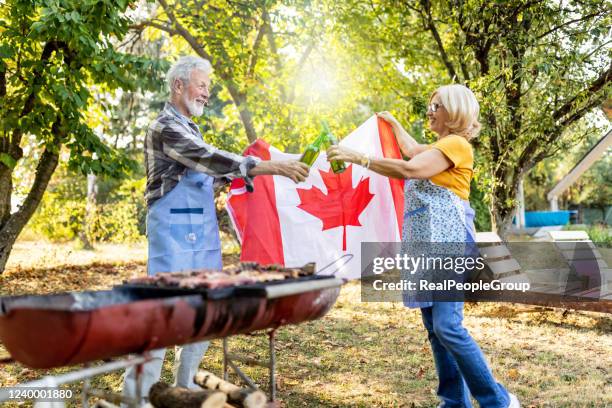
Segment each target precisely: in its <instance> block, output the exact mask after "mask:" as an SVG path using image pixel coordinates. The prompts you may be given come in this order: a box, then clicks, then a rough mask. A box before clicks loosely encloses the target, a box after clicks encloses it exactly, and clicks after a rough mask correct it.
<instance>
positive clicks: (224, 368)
mask: <svg viewBox="0 0 612 408" xmlns="http://www.w3.org/2000/svg"><path fill="white" fill-rule="evenodd" d="M227 358H228V357H227V337H224V338H223V379H224V380H225V381H227V379H228V378H229V377H228V375H227Z"/></svg>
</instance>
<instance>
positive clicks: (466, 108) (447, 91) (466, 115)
mask: <svg viewBox="0 0 612 408" xmlns="http://www.w3.org/2000/svg"><path fill="white" fill-rule="evenodd" d="M436 95H438V96H439V97H440V102H441V103H442V106H444V108H445V109H446V111H447V112H448V117H449V121H448V122H446V123H445V125H446V126H448V127H449V129H450V132H451V133H452V134H455V135H459V136H463V137H465V138H466V139H468V140H469V139H472V138H473V137H476V136H478V132H480V122H478V114H479V113H480V105H478V101H477V100H476V96H474V93H473V92H472V91H471V90H470V89H469V88H467V87H465V86H463V85H459V84H453V85H444V86H441V87H440V88H438V89H436V90H435V92H434V93H433V94H431V97H430V98H429V100H430V101H431V100H432V99H433V97H434V96H436Z"/></svg>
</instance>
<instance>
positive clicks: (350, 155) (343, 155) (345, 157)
mask: <svg viewBox="0 0 612 408" xmlns="http://www.w3.org/2000/svg"><path fill="white" fill-rule="evenodd" d="M363 157H364V155H363V154H361V153H359V152H358V151H355V150H353V149H349V148H348V147H344V146H330V148H329V149H327V161H332V160H341V161H345V162H349V163H360V162H361V159H362V158H363Z"/></svg>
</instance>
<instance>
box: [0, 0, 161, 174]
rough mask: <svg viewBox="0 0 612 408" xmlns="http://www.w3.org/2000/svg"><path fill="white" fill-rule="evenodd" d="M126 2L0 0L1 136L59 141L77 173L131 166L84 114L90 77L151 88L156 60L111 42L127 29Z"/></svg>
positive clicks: (157, 68)
mask: <svg viewBox="0 0 612 408" xmlns="http://www.w3.org/2000/svg"><path fill="white" fill-rule="evenodd" d="M127 4H128V2H127V1H125V0H84V1H69V0H47V1H34V2H25V1H17V0H14V1H8V2H6V4H4V5H2V6H1V7H2V10H3V12H2V15H3V17H2V19H1V20H0V32H1V34H2V35H1V37H0V50H2V57H3V58H2V62H1V63H0V72H2V74H3V76H4V77H5V83H6V89H5V93H6V94H5V95H2V96H3V103H2V105H1V106H0V118H1V130H2V133H3V135H4V136H3V137H9V135H10V134H13V136H15V132H19V133H20V134H22V133H31V134H34V135H36V136H37V138H38V140H39V142H40V143H41V144H42V145H44V146H46V147H47V148H49V149H57V146H59V145H60V144H64V145H66V146H68V148H69V150H70V158H69V164H70V166H71V168H72V169H75V170H79V171H81V172H82V173H83V174H87V173H90V172H93V173H96V174H111V175H114V176H119V175H121V174H124V172H125V171H126V170H128V169H129V168H130V167H131V166H133V162H131V161H130V160H129V159H128V158H127V157H126V156H125V155H123V154H122V152H121V151H118V150H116V149H113V148H111V147H109V146H108V145H107V144H105V143H104V141H103V140H102V139H101V138H100V137H99V135H97V134H96V133H95V132H94V131H93V130H92V129H91V128H90V127H89V126H88V124H87V123H86V121H85V116H84V112H85V111H86V110H87V108H88V106H89V105H90V104H91V101H92V99H91V90H90V84H95V83H97V84H104V85H105V86H107V87H108V88H109V89H113V88H116V87H121V88H123V89H126V90H133V89H136V88H139V87H140V88H143V87H144V88H150V89H157V88H158V87H159V81H158V80H157V78H158V77H159V72H160V70H161V69H163V68H165V66H166V65H165V64H164V63H163V62H159V61H151V60H149V59H147V58H143V57H138V56H134V55H129V54H123V53H121V52H118V51H117V50H116V49H115V46H114V45H113V43H114V41H113V38H121V37H122V36H123V35H124V34H125V33H126V32H127V30H128V26H129V23H130V20H129V19H128V18H126V17H125V16H124V15H123V14H122V13H123V11H125V8H126V7H127ZM4 154H5V155H6V154H8V152H7V153H4ZM3 157H4V158H5V159H6V157H5V156H3ZM15 159H16V160H17V159H19V158H15ZM2 162H3V163H5V164H6V163H7V161H6V160H2Z"/></svg>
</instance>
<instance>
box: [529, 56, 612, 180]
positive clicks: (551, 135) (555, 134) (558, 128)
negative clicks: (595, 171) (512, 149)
mask: <svg viewBox="0 0 612 408" xmlns="http://www.w3.org/2000/svg"><path fill="white" fill-rule="evenodd" d="M611 81H612V66H610V67H609V68H608V70H607V71H605V72H603V73H602V74H601V75H600V76H599V77H598V78H597V79H596V80H594V81H593V82H592V83H591V84H590V85H589V86H588V87H587V88H585V89H584V90H583V91H581V92H578V93H577V94H576V95H575V96H574V97H573V98H571V99H570V100H569V101H568V102H566V103H565V104H564V105H563V106H562V107H561V108H560V109H559V110H557V111H556V112H555V113H553V115H552V116H553V118H554V119H555V120H556V121H557V123H556V124H555V126H554V127H553V128H552V129H550V132H548V135H547V136H545V137H544V138H534V139H532V140H531V141H530V142H529V144H528V145H527V146H526V147H525V150H523V153H521V156H520V158H519V160H518V166H519V167H520V168H530V167H532V166H533V165H534V164H535V163H537V162H536V161H535V158H537V157H538V156H536V155H535V153H536V152H537V151H538V149H539V148H540V147H541V146H550V145H551V144H552V143H553V142H555V141H556V140H557V139H559V137H561V135H562V133H563V130H565V129H566V128H567V127H568V126H570V125H571V124H573V123H574V122H576V121H577V120H579V119H580V118H582V117H583V116H584V115H585V114H586V113H587V112H589V111H590V110H591V109H593V108H594V107H595V106H597V105H599V104H601V103H602V102H603V101H604V99H605V95H604V94H603V93H601V94H599V95H596V94H597V92H598V91H600V90H601V89H603V87H604V86H605V85H607V84H608V83H610V82H611ZM582 95H589V99H590V100H588V102H586V103H585V104H584V105H582V106H580V107H578V106H576V105H577V104H578V102H577V100H578V98H579V97H580V96H582ZM593 95H596V96H593ZM572 111H573V112H572ZM570 112H572V113H571V115H569V116H567V117H565V116H566V115H568V114H569V113H570ZM564 117H565V119H563V120H561V119H562V118H564Z"/></svg>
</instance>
